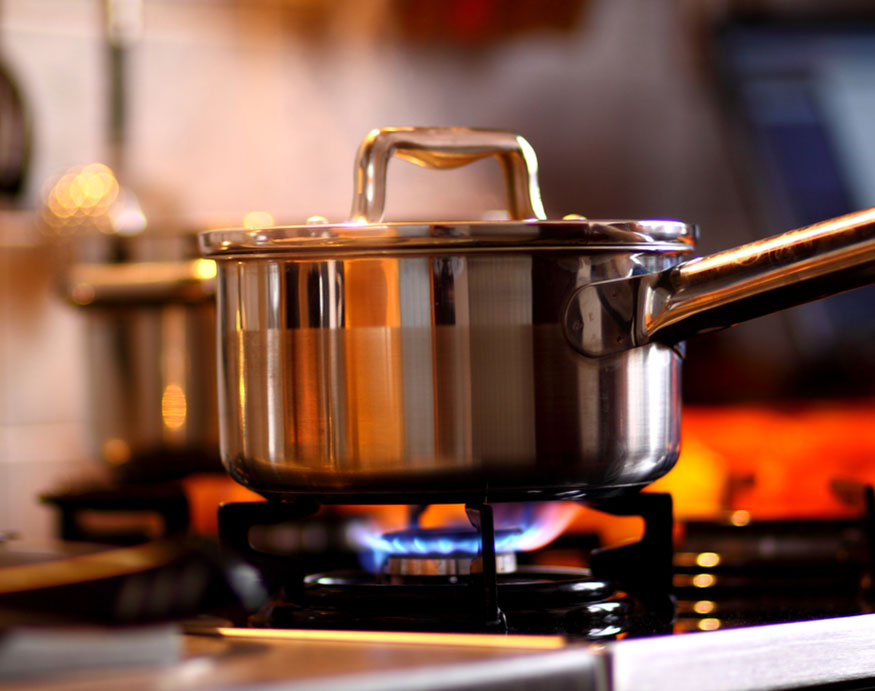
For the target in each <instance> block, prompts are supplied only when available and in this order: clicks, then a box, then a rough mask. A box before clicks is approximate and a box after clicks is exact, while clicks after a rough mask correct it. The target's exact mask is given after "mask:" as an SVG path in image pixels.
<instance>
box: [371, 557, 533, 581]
mask: <svg viewBox="0 0 875 691" xmlns="http://www.w3.org/2000/svg"><path fill="white" fill-rule="evenodd" d="M516 565H517V564H516V554H514V553H513V552H508V553H506V554H496V555H495V571H496V573H510V572H512V571H515V570H516ZM383 571H384V573H386V574H388V575H390V576H393V577H398V576H422V577H432V576H438V577H441V576H470V575H471V574H472V573H482V572H483V560H482V559H481V558H480V557H478V556H472V555H470V554H434V555H419V554H404V555H401V554H396V555H392V556H391V557H389V559H388V561H387V562H386V565H385V566H384V567H383Z"/></svg>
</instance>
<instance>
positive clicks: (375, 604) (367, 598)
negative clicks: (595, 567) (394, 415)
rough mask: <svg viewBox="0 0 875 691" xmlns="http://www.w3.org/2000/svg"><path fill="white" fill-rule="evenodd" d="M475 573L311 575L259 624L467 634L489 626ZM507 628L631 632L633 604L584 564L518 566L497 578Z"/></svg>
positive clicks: (596, 634) (602, 634) (601, 635)
mask: <svg viewBox="0 0 875 691" xmlns="http://www.w3.org/2000/svg"><path fill="white" fill-rule="evenodd" d="M477 580H478V577H477V576H476V575H475V576H467V577H466V576H446V577H438V576H435V577H432V578H429V579H419V578H406V577H398V576H396V577H392V578H391V579H389V580H388V581H387V580H386V577H384V576H381V575H376V576H375V575H374V574H369V573H366V572H359V571H336V572H329V573H324V574H314V575H311V576H308V577H307V578H306V579H305V585H304V589H303V593H302V594H301V596H300V599H299V601H297V602H292V603H277V604H274V606H273V607H271V608H270V609H269V610H268V611H267V612H265V613H263V615H262V616H261V617H260V618H259V619H257V620H256V621H254V622H253V623H255V624H256V625H261V626H269V627H280V628H286V627H288V628H301V627H306V628H322V629H335V628H344V629H363V630H392V631H439V632H451V631H452V632H470V631H482V630H484V626H483V622H482V619H481V618H480V603H481V586H480V584H479V583H478V582H477ZM497 585H498V597H499V599H500V602H501V610H502V613H503V615H504V619H505V621H503V622H502V627H503V628H504V630H506V631H507V632H509V633H520V632H527V633H563V634H566V635H573V636H580V637H585V638H587V639H589V640H600V639H608V638H613V637H615V636H617V635H618V634H620V633H623V632H626V631H628V629H629V626H630V617H631V615H632V613H633V603H632V601H631V600H630V599H629V598H628V596H626V594H625V593H622V592H619V591H616V590H615V589H614V587H613V586H612V585H611V584H610V583H609V582H607V581H602V580H598V579H595V578H593V577H592V574H591V573H590V572H589V571H588V570H587V569H562V568H549V569H545V568H520V569H518V570H516V571H513V572H511V573H502V574H499V575H498V577H497Z"/></svg>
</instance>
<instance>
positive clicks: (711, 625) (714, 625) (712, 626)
mask: <svg viewBox="0 0 875 691" xmlns="http://www.w3.org/2000/svg"><path fill="white" fill-rule="evenodd" d="M721 625H722V622H721V621H720V620H719V619H715V618H713V617H708V618H707V619H702V620H701V621H700V622H699V629H700V630H702V631H716V630H717V629H719V628H720V626H721Z"/></svg>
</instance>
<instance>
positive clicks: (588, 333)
mask: <svg viewBox="0 0 875 691" xmlns="http://www.w3.org/2000/svg"><path fill="white" fill-rule="evenodd" d="M870 283H875V208H872V209H868V210H866V211H860V212H857V213H853V214H848V215H846V216H841V217H839V218H835V219H832V220H829V221H823V222H822V223H816V224H814V225H811V226H807V227H805V228H800V229H798V230H792V231H789V232H787V233H784V234H782V235H777V236H775V237H771V238H766V239H764V240H759V241H757V242H752V243H750V244H747V245H742V246H741V247H736V248H734V249H730V250H725V251H723V252H719V253H717V254H712V255H710V256H706V257H701V258H698V259H692V260H690V261H686V262H682V263H680V264H678V265H676V266H674V267H672V268H670V269H666V270H665V271H662V272H659V273H652V274H644V275H641V276H633V277H631V278H623V279H617V280H612V281H602V282H599V283H591V284H589V285H586V286H583V287H582V288H580V289H579V290H578V291H577V292H576V293H575V294H574V296H573V297H572V299H571V301H570V302H569V304H568V307H567V309H566V312H565V329H566V335H567V336H568V338H569V340H570V341H571V343H572V345H574V347H575V348H576V349H577V350H579V351H580V352H581V353H583V354H585V355H590V356H593V357H598V356H601V355H607V354H609V353H616V352H620V351H622V350H626V349H629V348H633V347H636V346H640V345H644V344H646V343H650V342H660V343H667V344H673V343H678V342H679V341H682V340H684V339H687V338H689V337H691V336H695V335H697V334H701V333H706V332H708V331H715V330H718V329H722V328H725V327H728V326H732V325H733V324H736V323H738V322H741V321H746V320H748V319H753V318H755V317H760V316H762V315H764V314H769V313H771V312H776V311H778V310H781V309H785V308H787V307H793V306H795V305H800V304H802V303H804V302H810V301H811V300H816V299H818V298H822V297H826V296H828V295H833V294H836V293H841V292H844V291H846V290H850V289H852V288H858V287H860V286H863V285H867V284H870Z"/></svg>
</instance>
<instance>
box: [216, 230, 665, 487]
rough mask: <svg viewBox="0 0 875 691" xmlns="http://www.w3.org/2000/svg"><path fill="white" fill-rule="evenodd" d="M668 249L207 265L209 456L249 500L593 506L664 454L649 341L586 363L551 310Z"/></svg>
mask: <svg viewBox="0 0 875 691" xmlns="http://www.w3.org/2000/svg"><path fill="white" fill-rule="evenodd" d="M681 255H682V253H681V252H673V251H656V250H654V251H640V250H633V249H628V248H622V247H614V248H604V249H597V250H590V251H581V250H580V249H578V250H577V251H571V250H569V251H564V250H563V251H556V250H555V249H554V250H552V251H538V250H537V249H534V250H528V251H520V250H519V249H517V250H515V251H490V252H458V253H444V254H436V253H430V254H428V253H423V254H399V255H395V256H392V255H391V254H380V255H377V256H358V257H350V258H337V259H316V260H307V259H301V258H297V259H295V258H286V257H284V256H283V255H282V254H276V253H274V254H272V255H270V254H266V255H263V256H247V257H243V258H240V257H238V258H218V259H219V260H218V261H217V265H218V275H217V299H218V337H219V352H220V361H219V414H220V418H221V425H220V430H221V454H222V459H223V462H224V464H225V466H226V468H227V470H228V471H229V473H230V474H231V475H232V476H233V477H234V478H235V479H236V480H237V481H238V482H240V483H242V484H243V485H246V486H247V487H250V488H251V489H254V490H256V491H258V492H260V493H262V494H264V495H266V496H276V495H280V496H281V495H299V494H307V495H314V496H317V497H319V498H320V499H321V500H323V501H332V500H335V501H343V500H344V498H346V500H347V501H348V500H349V498H350V496H351V495H358V496H357V500H359V501H366V500H372V501H380V500H383V499H385V500H390V499H391V498H392V497H393V496H395V495H400V494H403V495H404V497H405V501H407V502H409V501H413V500H414V499H413V498H415V497H422V498H423V500H424V501H428V500H431V501H436V500H438V499H437V497H440V496H444V497H446V498H447V500H453V499H457V500H458V499H461V500H464V499H465V498H467V497H486V498H488V499H498V498H501V499H513V498H519V499H524V498H527V497H528V498H550V497H573V496H597V495H603V494H606V493H611V492H614V491H617V490H623V489H625V488H633V487H638V486H643V485H645V484H647V483H649V482H652V481H653V480H655V479H656V478H658V477H660V476H661V475H663V474H664V473H665V472H667V471H668V470H669V469H670V468H671V467H672V465H673V464H674V463H675V461H676V459H677V456H678V453H679V433H680V364H681V357H680V355H679V353H678V350H677V349H676V348H671V347H669V346H665V345H662V344H656V343H653V344H648V345H646V346H643V347H640V348H635V349H632V350H627V351H625V352H620V353H617V354H613V355H609V356H606V357H603V358H588V357H585V356H583V355H581V354H580V353H578V352H577V351H576V350H575V349H574V348H573V347H572V346H571V344H570V343H569V341H568V339H567V337H566V332H565V331H564V327H563V315H564V313H565V310H566V307H567V305H568V301H569V299H570V297H571V296H572V295H573V294H574V293H575V291H576V290H578V289H579V288H580V287H581V286H584V285H587V284H588V283H591V282H594V281H602V280H607V279H613V278H621V277H626V276H631V275H634V274H639V273H641V274H643V273H649V272H655V271H660V270H662V269H665V268H667V267H669V266H672V265H674V264H676V263H677V262H678V261H679V259H680V257H681Z"/></svg>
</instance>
